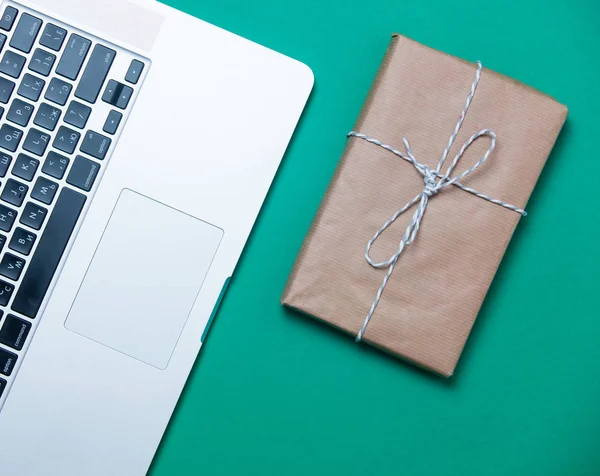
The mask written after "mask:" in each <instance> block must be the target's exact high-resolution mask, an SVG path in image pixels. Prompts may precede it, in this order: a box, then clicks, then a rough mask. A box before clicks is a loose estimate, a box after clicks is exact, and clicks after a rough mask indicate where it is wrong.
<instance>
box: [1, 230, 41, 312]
mask: <svg viewBox="0 0 600 476" xmlns="http://www.w3.org/2000/svg"><path fill="white" fill-rule="evenodd" d="M35 239H36V236H35V235H34V234H33V233H31V232H30V231H27V230H25V229H24V228H20V227H17V228H16V229H15V232H14V233H13V236H12V238H11V239H10V243H9V244H8V247H9V248H10V249H11V250H14V251H16V252H18V253H21V254H22V255H25V256H28V255H29V253H31V248H33V244H34V243H35ZM0 290H2V282H1V281H0ZM11 293H12V291H11ZM0 297H1V296H0ZM4 306H6V304H4Z"/></svg>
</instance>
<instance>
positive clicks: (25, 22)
mask: <svg viewBox="0 0 600 476" xmlns="http://www.w3.org/2000/svg"><path fill="white" fill-rule="evenodd" d="M41 27H42V20H40V19H39V18H37V17H34V16H33V15H30V14H29V13H23V15H21V19H20V20H19V23H17V28H16V29H15V32H14V33H13V36H12V39H11V40H10V46H12V47H13V48H16V49H17V50H21V51H22V52H23V53H29V52H30V51H31V47H32V46H33V43H34V42H35V39H36V38H37V36H38V33H39V32H40V28H41Z"/></svg>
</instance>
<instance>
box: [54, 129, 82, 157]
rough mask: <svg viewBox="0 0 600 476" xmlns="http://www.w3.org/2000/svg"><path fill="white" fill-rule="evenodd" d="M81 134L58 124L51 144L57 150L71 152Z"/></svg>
mask: <svg viewBox="0 0 600 476" xmlns="http://www.w3.org/2000/svg"><path fill="white" fill-rule="evenodd" d="M80 137H81V134H80V133H79V132H77V131H74V130H73V129H69V128H68V127H65V126H60V127H59V128H58V132H57V133H56V137H55V138H54V142H53V143H52V145H53V146H54V147H56V148H57V149H58V150H62V151H63V152H66V153H67V154H72V153H73V152H74V151H75V148H76V147H77V143H78V142H79V138H80Z"/></svg>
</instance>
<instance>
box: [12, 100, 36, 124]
mask: <svg viewBox="0 0 600 476" xmlns="http://www.w3.org/2000/svg"><path fill="white" fill-rule="evenodd" d="M32 114H33V106H32V105H31V104H28V103H26V102H25V101H21V100H20V99H18V98H15V99H13V102H12V104H11V105H10V109H9V110H8V114H7V115H6V119H8V120H9V121H10V122H14V123H15V124H18V125H19V126H23V127H26V126H27V124H29V119H30V118H31V115H32Z"/></svg>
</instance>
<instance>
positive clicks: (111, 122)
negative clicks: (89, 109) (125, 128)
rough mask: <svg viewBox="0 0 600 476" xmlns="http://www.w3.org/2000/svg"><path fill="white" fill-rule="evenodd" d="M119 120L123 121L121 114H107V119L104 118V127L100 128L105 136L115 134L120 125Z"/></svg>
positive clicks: (116, 112) (117, 112)
mask: <svg viewBox="0 0 600 476" xmlns="http://www.w3.org/2000/svg"><path fill="white" fill-rule="evenodd" d="M121 119H123V114H121V113H120V112H119V111H114V110H113V111H110V112H109V113H108V117H107V118H106V121H105V122H104V126H103V127H102V130H103V131H104V132H106V133H107V134H111V135H112V134H114V133H115V132H117V129H118V128H119V124H120V123H121Z"/></svg>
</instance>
